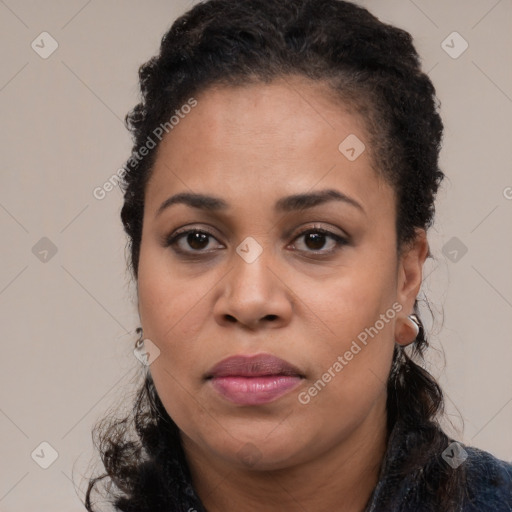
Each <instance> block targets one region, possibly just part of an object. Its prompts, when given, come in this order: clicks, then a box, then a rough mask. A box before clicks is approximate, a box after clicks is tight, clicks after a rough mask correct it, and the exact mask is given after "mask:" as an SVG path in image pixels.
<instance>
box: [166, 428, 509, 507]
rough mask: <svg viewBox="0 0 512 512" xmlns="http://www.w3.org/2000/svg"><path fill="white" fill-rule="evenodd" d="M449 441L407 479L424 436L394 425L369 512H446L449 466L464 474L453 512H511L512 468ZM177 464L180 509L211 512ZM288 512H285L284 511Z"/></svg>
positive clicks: (369, 504)
mask: <svg viewBox="0 0 512 512" xmlns="http://www.w3.org/2000/svg"><path fill="white" fill-rule="evenodd" d="M443 436H445V435H444V433H443ZM445 438H446V451H443V454H444V456H443V455H442V454H438V455H436V454H435V453H434V454H433V455H432V454H431V455H429V456H428V457H427V459H426V461H425V462H424V463H423V462H421V463H415V462H414V461H412V462H413V468H414V469H412V470H411V471H409V472H406V473H405V475H404V471H403V467H404V463H405V464H406V463H408V462H411V460H408V459H412V457H413V456H412V454H413V453H416V454H418V453H420V454H421V453H422V452H423V453H427V451H426V450H422V449H421V445H422V444H421V443H422V441H420V439H424V438H422V437H421V435H420V434H419V433H418V432H417V430H414V429H407V428H405V427H403V426H397V425H395V427H394V428H393V430H392V432H391V433H390V435H389V439H388V446H387V449H386V453H385V456H384V459H383V461H382V464H381V469H380V475H379V480H378V483H377V485H376V487H375V489H374V490H373V493H372V495H371V497H370V499H369V501H368V503H367V505H366V508H365V511H364V512H443V511H444V510H445V508H442V507H439V506H438V501H437V499H436V490H438V489H439V485H437V484H438V482H437V479H438V478H440V475H442V474H443V471H445V470H446V469H447V468H448V470H449V471H459V472H460V475H462V474H464V478H463V479H462V483H460V482H459V484H458V486H457V487H456V489H455V491H454V492H453V493H450V495H453V496H454V501H455V506H454V508H453V510H456V511H457V512H512V464H511V463H509V462H505V461H503V460H500V459H498V458H496V457H494V456H493V455H491V454H490V453H488V452H485V451H482V450H479V449H477V448H473V447H469V446H466V445H464V444H462V443H455V444H452V443H454V442H453V440H452V439H450V438H448V437H447V436H445ZM423 442H424V441H423ZM443 449H444V447H443ZM419 459H420V457H417V460H419ZM443 465H446V466H443ZM178 466H179V465H177V467H176V469H177V472H178V473H179V475H180V477H179V478H178V481H179V480H181V482H182V484H181V485H179V486H178V488H177V492H179V493H180V498H181V499H180V502H181V504H182V505H181V508H179V509H178V510H180V511H183V512H207V511H206V509H205V508H204V507H203V506H202V504H201V501H200V499H199V497H198V496H197V494H196V493H195V491H194V489H193V487H192V484H191V483H190V481H189V480H188V479H187V478H186V477H185V476H184V475H185V473H184V472H183V470H182V468H181V467H178ZM455 492H456V493H457V497H455ZM226 512H228V511H226ZM255 512H264V510H261V511H260V510H258V511H255ZM283 512H286V511H285V510H284V509H283ZM293 512H295V511H293ZM311 512H316V511H311ZM332 512H336V511H335V510H333V511H332Z"/></svg>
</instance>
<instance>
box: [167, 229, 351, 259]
mask: <svg viewBox="0 0 512 512" xmlns="http://www.w3.org/2000/svg"><path fill="white" fill-rule="evenodd" d="M190 233H200V234H203V235H207V236H209V237H212V238H215V235H214V234H213V233H210V232H209V231H207V230H204V229H197V228H196V229H188V230H185V231H178V232H176V233H174V234H172V235H170V236H168V237H166V238H165V240H164V246H165V247H171V246H174V245H176V244H177V242H178V241H179V240H180V239H181V238H184V237H186V236H187V235H189V234H190ZM313 233H314V234H321V235H325V236H326V237H328V238H331V239H332V240H334V241H335V242H336V247H335V248H334V249H330V250H328V251H324V250H321V249H320V250H318V251H300V252H305V253H307V254H308V255H313V256H329V255H332V254H334V253H335V252H337V251H338V250H340V249H341V247H343V246H345V245H347V244H348V243H349V241H348V239H347V238H345V237H342V236H340V235H337V234H335V233H333V232H332V231H329V230H327V229H324V228H321V227H316V226H313V227H311V228H307V229H305V230H304V231H301V232H300V233H298V234H297V236H295V238H294V239H293V240H294V241H295V240H297V239H299V238H300V237H302V236H304V235H309V234H313ZM219 243H220V242H219ZM173 250H174V251H175V252H176V253H178V254H182V255H184V256H189V257H197V256H199V257H201V256H203V255H205V254H208V253H209V252H212V251H204V250H191V251H183V250H181V249H177V248H174V247H173Z"/></svg>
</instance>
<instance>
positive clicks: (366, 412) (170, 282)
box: [138, 78, 428, 512]
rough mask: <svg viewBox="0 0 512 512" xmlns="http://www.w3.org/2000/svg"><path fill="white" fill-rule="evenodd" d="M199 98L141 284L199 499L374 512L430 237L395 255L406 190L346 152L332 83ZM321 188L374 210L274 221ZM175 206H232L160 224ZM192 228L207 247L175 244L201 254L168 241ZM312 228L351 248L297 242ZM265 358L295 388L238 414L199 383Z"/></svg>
mask: <svg viewBox="0 0 512 512" xmlns="http://www.w3.org/2000/svg"><path fill="white" fill-rule="evenodd" d="M196 99H197V101H198V105H197V106H196V107H195V108H194V109H193V110H192V111H191V112H190V113H189V114H188V115H187V116H186V118H185V119H183V120H181V121H180V123H179V124H178V125H177V126H176V127H175V128H174V129H173V130H172V131H171V132H170V133H169V134H168V135H166V136H165V138H164V139H163V141H162V142H161V144H160V146H159V148H158V154H157V158H156V162H155V166H154V171H153V174H152V177H151V180H150V181H149V183H148V186H147V188H146V195H145V211H144V223H143V234H142V243H141V253H140V263H139V279H138V299H139V313H140V317H141V323H142V327H143V329H144V335H145V338H147V339H150V340H151V341H152V342H153V343H155V344H156V345H157V346H158V348H159V349H160V351H161V352H160V356H159V357H158V358H157V359H156V360H155V361H154V362H153V363H152V364H151V367H150V371H151V373H152V376H153V379H154V382H155V386H156V388H157V391H158V393H159V396H160V398H161V400H162V402H163V404H164V406H165V408H166V410H167V412H168V413H169V415H170V416H171V417H172V418H173V420H174V421H175V422H176V424H177V425H178V426H179V428H180V430H181V432H182V439H183V444H184V448H185V451H186V454H187V457H188V460H189V465H190V467H191V471H192V476H193V480H194V485H195V487H196V489H197V490H198V493H199V496H200V497H201V499H202V500H203V502H204V504H205V506H206V507H207V508H208V510H209V511H210V512H215V511H224V512H225V511H229V510H237V511H249V510H251V511H252V510H265V511H274V510H276V511H277V510H279V511H282V510H315V511H324V510H325V511H327V510H337V511H345V510H346V511H349V510H350V511H356V510H362V509H363V508H364V505H365V504H366V502H367V500H368V498H369V496H370V493H371V491H372V490H373V488H374V486H375V485H376V483H377V477H378V469H379V464H380V462H381V460H382V457H383V455H384V451H385V447H386V435H387V433H386V388H385V383H386V380H387V377H388V375H389V371H390V366H391V361H392V353H393V346H394V344H395V343H396V342H400V343H404V344H405V343H407V342H409V341H411V340H412V339H413V338H414V335H412V336H411V335H409V331H408V330H407V329H408V328H407V323H406V322H405V321H404V319H405V318H406V316H407V315H408V314H410V313H412V312H413V305H414V300H415V297H416V295H417V293H418V292H419V288H420V285H421V277H422V266H423V262H424V260H425V258H426V255H427V251H428V244H427V240H426V236H425V232H424V231H423V230H418V236H417V239H416V241H415V242H414V243H412V244H410V246H408V247H407V248H405V249H404V251H403V252H402V253H400V254H397V251H396V231H395V220H396V219H395V216H396V205H395V195H394V191H393V189H392V188H391V187H390V185H389V184H388V183H387V182H385V181H383V180H382V179H381V178H379V177H378V176H377V174H376V173H375V172H374V170H373V169H372V168H371V160H370V151H368V150H366V151H364V152H363V153H362V154H361V155H360V156H359V157H358V158H357V159H356V160H354V161H349V159H347V158H346V157H345V156H344V155H343V154H342V153H341V152H340V151H339V150H338V146H339V144H340V143H341V142H342V141H343V140H344V139H345V138H346V137H347V136H348V135H349V134H355V135H356V136H357V137H358V138H359V139H360V140H362V141H363V142H364V141H365V140H367V135H366V133H365V130H364V125H363V123H362V122H361V120H360V119H358V118H357V117H355V115H352V114H350V113H348V112H347V111H346V110H345V109H344V108H342V107H341V106H340V105H339V104H338V105H336V104H334V103H333V102H332V100H331V99H329V96H328V95H326V94H325V89H323V88H322V85H321V84H319V83H312V82H308V81H307V80H306V79H300V78H295V79H293V80H292V79H291V78H287V79H286V80H283V79H279V80H276V81H274V82H272V83H271V84H251V85H246V86H242V87H236V88H235V87H227V86H224V87H220V86H219V87H215V88H209V89H207V90H205V91H203V93H201V94H199V95H197V96H196ZM323 189H335V190H338V191H340V192H342V193H344V194H346V195H347V196H350V197H352V198H353V199H355V200H356V201H357V202H358V203H360V205H361V206H362V208H363V209H364V212H363V211H361V210H360V209H358V208H356V207H354V206H352V205H350V204H348V203H344V202H338V201H330V202H326V203H324V204H321V205H317V206H315V207H314V208H309V209H303V210H300V211H295V212H290V213H282V212H281V213H276V212H275V211H274V203H275V202H276V201H277V200H278V199H280V198H281V197H283V196H288V195H291V194H299V193H309V192H313V191H319V190H323ZM179 192H195V193H204V194H209V195H215V196H218V197H221V198H222V199H224V200H225V201H226V202H227V203H228V204H229V209H227V210H225V211H222V212H209V211H202V210H200V209H198V208H192V207H190V206H188V205H184V204H175V205H173V206H171V207H169V208H167V209H165V210H163V211H162V212H161V213H160V214H159V215H156V213H157V210H158V208H159V207H160V205H161V204H162V203H163V202H164V201H165V200H166V199H167V198H168V197H170V196H171V195H173V194H176V193H179ZM185 226H186V227H187V229H194V228H195V229H199V230H205V229H206V230H208V231H209V232H211V233H212V236H210V237H209V238H206V239H205V240H204V241H203V242H201V243H202V245H200V244H196V245H194V244H193V241H192V246H191V245H190V244H189V243H187V237H186V236H185V237H182V238H181V240H180V241H178V242H177V245H175V246H174V248H175V249H176V248H181V249H182V250H183V251H188V253H189V254H192V253H193V256H192V257H191V256H188V257H187V255H186V254H183V255H180V254H178V253H176V252H175V251H174V250H173V247H172V246H170V247H166V246H165V242H164V240H165V238H166V237H168V236H169V235H171V234H172V233H174V232H176V230H178V229H179V228H182V227H185ZM318 227H320V228H323V229H327V230H329V231H331V232H332V233H334V234H337V235H340V236H342V237H345V238H347V243H346V244H345V245H341V246H337V243H336V242H335V240H334V239H331V238H330V237H329V236H327V237H326V238H324V239H320V240H319V241H311V240H309V241H308V237H307V236H304V235H301V236H299V234H300V232H303V231H305V230H306V229H311V230H312V231H313V232H314V228H318ZM246 237H252V238H253V239H255V240H256V241H257V242H258V244H259V245H260V246H261V249H262V253H261V254H260V255H259V257H258V258H257V259H256V260H255V261H253V262H252V263H248V262H246V261H245V260H244V259H243V258H242V257H241V256H240V255H239V254H238V253H237V252H236V248H237V247H238V246H239V245H240V244H241V242H242V241H243V240H244V239H245V238H246ZM189 240H190V239H189ZM322 240H323V243H322ZM330 249H333V250H334V252H331V253H330V254H329V250H330ZM201 251H202V252H201ZM198 253H201V254H200V255H198ZM315 253H316V254H315ZM321 253H323V254H324V256H321ZM394 303H395V306H396V304H399V307H400V308H401V311H400V312H398V313H396V311H395V313H396V314H395V315H393V316H394V318H392V319H391V320H388V322H384V327H383V328H382V329H380V330H379V332H378V334H377V335H374V336H373V338H370V337H369V339H368V343H367V345H366V346H363V345H361V344H360V343H359V345H361V346H362V349H361V350H360V351H359V352H358V353H357V355H354V357H353V358H352V359H351V360H350V361H346V362H347V364H346V365H344V366H343V369H342V370H341V371H339V372H338V373H336V372H335V377H333V378H332V379H331V380H330V382H328V383H327V384H326V385H325V387H323V388H322V389H321V391H319V392H318V393H317V394H316V396H314V397H312V398H311V400H310V401H309V403H307V404H303V403H300V401H299V400H298V396H299V393H301V392H304V391H307V390H308V389H310V388H311V386H312V385H313V384H314V383H315V382H316V381H317V380H318V379H319V378H321V376H322V375H323V374H324V373H325V372H326V371H327V370H328V369H329V368H332V367H333V364H334V363H335V362H336V361H337V360H338V359H337V358H338V356H343V354H345V353H346V352H347V350H349V349H350V347H351V344H352V342H353V340H356V339H357V336H358V335H359V334H360V333H361V332H362V331H364V330H365V328H369V327H370V326H374V325H375V323H376V321H377V320H378V319H379V318H380V315H381V314H385V313H386V312H389V311H394V310H393V308H392V305H393V304H394ZM267 315H273V316H267ZM390 316H391V315H390ZM260 353H270V354H273V355H275V356H277V357H280V358H282V359H284V360H286V361H288V362H290V363H291V364H293V365H295V366H296V367H298V368H299V369H300V370H301V373H302V374H303V375H304V377H305V378H304V379H303V380H302V381H301V383H300V385H299V387H297V388H295V389H294V390H292V391H291V392H289V393H288V394H286V395H284V396H282V397H280V398H279V399H277V400H275V401H273V402H271V403H267V404H264V405H258V406H241V405H235V404H233V403H231V402H228V401H227V400H226V399H224V398H223V397H222V396H220V395H219V394H218V393H217V392H216V391H214V390H213V389H212V386H211V385H210V383H209V382H208V381H205V379H204V376H205V374H206V373H207V371H208V370H209V369H210V368H211V367H212V366H213V365H214V364H216V363H218V362H219V361H221V360H222V359H224V358H226V357H228V356H232V355H237V354H260ZM303 396H304V395H303ZM333 475H335V477H333Z"/></svg>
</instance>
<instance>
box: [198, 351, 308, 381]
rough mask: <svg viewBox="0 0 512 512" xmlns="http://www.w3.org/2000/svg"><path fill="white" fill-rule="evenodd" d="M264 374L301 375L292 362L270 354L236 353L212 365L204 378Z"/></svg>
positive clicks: (259, 375)
mask: <svg viewBox="0 0 512 512" xmlns="http://www.w3.org/2000/svg"><path fill="white" fill-rule="evenodd" d="M265 375H296V376H298V377H303V375H302V374H301V372H300V370H299V369H298V368H296V367H295V366H293V365H292V364H290V363H288V362H287V361H284V360H283V359H280V358H278V357H276V356H273V355H271V354H257V355H237V356H231V357H227V358H226V359H223V360H222V361H220V362H219V363H217V364H216V365H215V366H213V367H212V368H211V369H210V370H209V371H208V373H207V374H206V378H207V379H210V378H213V377H262V376H265Z"/></svg>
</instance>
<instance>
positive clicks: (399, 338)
mask: <svg viewBox="0 0 512 512" xmlns="http://www.w3.org/2000/svg"><path fill="white" fill-rule="evenodd" d="M421 328H422V325H421V322H420V320H419V318H418V317H417V316H416V315H415V314H414V313H412V314H410V315H409V316H407V317H406V318H404V323H403V324H402V326H401V327H400V330H399V332H398V334H397V335H396V336H395V338H396V342H397V343H398V344H399V345H402V346H403V347H407V346H408V345H411V344H412V343H414V342H415V341H416V338H417V337H418V334H419V333H420V329H421Z"/></svg>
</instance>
